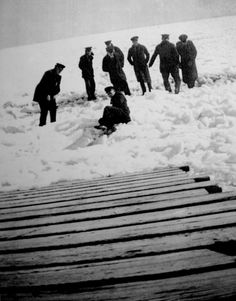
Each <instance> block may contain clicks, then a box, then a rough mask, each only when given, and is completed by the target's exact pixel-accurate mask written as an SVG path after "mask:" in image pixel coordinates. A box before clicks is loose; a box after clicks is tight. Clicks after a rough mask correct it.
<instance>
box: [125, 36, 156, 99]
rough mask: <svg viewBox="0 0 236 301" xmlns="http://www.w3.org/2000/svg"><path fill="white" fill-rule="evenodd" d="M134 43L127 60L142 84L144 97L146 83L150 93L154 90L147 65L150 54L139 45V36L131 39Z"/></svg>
mask: <svg viewBox="0 0 236 301" xmlns="http://www.w3.org/2000/svg"><path fill="white" fill-rule="evenodd" d="M131 41H132V43H133V45H132V47H131V48H130V49H129V52H128V57H127V60H128V62H129V63H130V64H131V65H132V66H133V67H134V72H135V75H136V78H137V81H138V82H139V83H140V86H141V89H142V92H143V95H144V94H145V92H146V87H145V82H146V83H147V85H148V89H149V91H151V90H152V82H151V77H150V74H149V70H148V66H147V63H148V61H149V52H148V50H147V48H146V47H145V46H144V45H141V44H139V43H138V36H134V37H132V38H131Z"/></svg>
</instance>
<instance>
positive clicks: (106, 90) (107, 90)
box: [104, 86, 116, 93]
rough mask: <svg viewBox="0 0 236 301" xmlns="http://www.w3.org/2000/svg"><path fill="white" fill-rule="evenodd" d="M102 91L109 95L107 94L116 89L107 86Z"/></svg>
mask: <svg viewBox="0 0 236 301" xmlns="http://www.w3.org/2000/svg"><path fill="white" fill-rule="evenodd" d="M104 90H105V92H106V93H109V92H111V90H116V89H115V88H114V87H113V86H108V87H106V88H105V89H104Z"/></svg>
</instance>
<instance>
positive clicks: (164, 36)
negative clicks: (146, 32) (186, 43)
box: [161, 33, 170, 40]
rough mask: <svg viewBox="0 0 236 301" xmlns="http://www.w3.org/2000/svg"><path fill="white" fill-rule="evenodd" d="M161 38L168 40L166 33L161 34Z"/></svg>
mask: <svg viewBox="0 0 236 301" xmlns="http://www.w3.org/2000/svg"><path fill="white" fill-rule="evenodd" d="M161 37H162V39H163V40H166V39H169V37H170V35H169V34H167V33H163V34H162V35H161Z"/></svg>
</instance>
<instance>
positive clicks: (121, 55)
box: [105, 40, 125, 68]
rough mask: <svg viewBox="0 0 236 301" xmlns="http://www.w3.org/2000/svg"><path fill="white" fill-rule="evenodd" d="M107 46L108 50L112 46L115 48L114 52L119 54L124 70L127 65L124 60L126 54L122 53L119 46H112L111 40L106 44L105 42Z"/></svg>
mask: <svg viewBox="0 0 236 301" xmlns="http://www.w3.org/2000/svg"><path fill="white" fill-rule="evenodd" d="M105 45H106V48H108V47H110V46H111V47H113V49H114V52H115V53H116V54H117V57H118V58H119V61H120V65H121V68H123V67H124V63H125V58H124V54H123V52H122V51H121V49H120V48H119V47H117V46H114V45H113V44H112V42H111V40H109V41H106V42H105Z"/></svg>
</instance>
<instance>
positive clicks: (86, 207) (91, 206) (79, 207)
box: [0, 189, 234, 225]
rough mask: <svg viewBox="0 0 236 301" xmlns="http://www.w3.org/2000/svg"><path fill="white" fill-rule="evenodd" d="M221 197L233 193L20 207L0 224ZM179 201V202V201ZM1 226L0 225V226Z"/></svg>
mask: <svg viewBox="0 0 236 301" xmlns="http://www.w3.org/2000/svg"><path fill="white" fill-rule="evenodd" d="M220 195H221V196H222V198H223V199H224V198H225V199H226V198H228V197H229V199H230V198H231V196H232V197H233V196H234V193H226V194H225V193H219V194H208V193H207V191H206V190H205V189H197V190H186V191H183V192H182V191H180V192H175V193H168V194H161V195H157V196H155V195H153V196H144V197H140V198H139V197H138V198H131V199H129V201H127V200H126V199H123V200H115V201H113V200H108V201H106V202H99V203H96V202H95V203H86V201H85V202H83V201H82V202H80V203H79V204H78V202H76V203H75V204H73V203H72V204H71V202H69V203H67V202H65V203H60V206H58V207H56V208H54V207H53V208H50V207H49V208H46V209H45V208H44V205H42V206H37V208H35V207H20V208H16V209H15V208H10V209H2V210H1V214H0V222H3V221H7V220H8V221H10V220H20V219H25V218H26V219H30V218H40V217H47V216H54V215H60V214H67V213H71V212H74V213H79V212H86V211H90V212H91V211H94V210H103V209H109V208H113V209H115V208H116V207H132V206H137V205H144V204H148V203H153V202H159V201H164V200H165V201H171V200H173V199H185V198H187V197H188V198H194V197H196V196H198V197H199V198H200V202H201V197H202V196H205V198H209V201H210V200H212V199H214V196H216V200H217V199H218V198H219V197H220ZM179 201H180V200H179ZM0 225H1V224H0Z"/></svg>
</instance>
